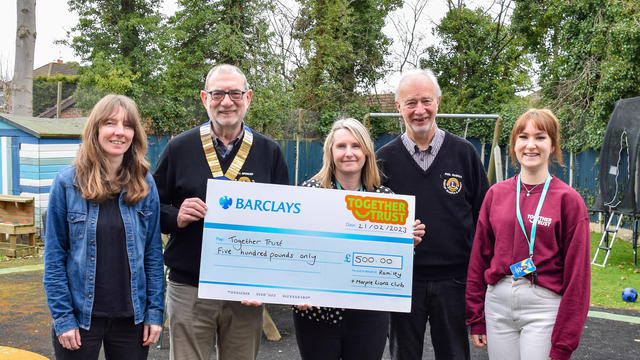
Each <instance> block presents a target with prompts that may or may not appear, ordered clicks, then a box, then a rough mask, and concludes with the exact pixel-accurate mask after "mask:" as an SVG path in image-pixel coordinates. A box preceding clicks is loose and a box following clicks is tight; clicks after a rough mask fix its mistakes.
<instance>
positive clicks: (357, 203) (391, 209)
mask: <svg viewBox="0 0 640 360" xmlns="http://www.w3.org/2000/svg"><path fill="white" fill-rule="evenodd" d="M345 201H346V203H347V209H349V210H351V213H352V214H353V216H355V217H356V219H358V220H360V221H365V220H369V221H370V222H373V223H382V224H396V225H404V224H405V223H406V222H407V216H408V215H409V210H408V206H407V202H406V201H405V200H397V199H385V198H379V197H371V196H356V195H347V196H346V197H345Z"/></svg>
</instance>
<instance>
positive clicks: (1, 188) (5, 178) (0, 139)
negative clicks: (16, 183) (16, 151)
mask: <svg viewBox="0 0 640 360" xmlns="http://www.w3.org/2000/svg"><path fill="white" fill-rule="evenodd" d="M14 138H15V137H13V136H0V162H1V167H0V193H1V194H4V195H12V194H13V156H12V155H13V151H12V150H11V148H12V145H13V143H14V140H15V139H14Z"/></svg>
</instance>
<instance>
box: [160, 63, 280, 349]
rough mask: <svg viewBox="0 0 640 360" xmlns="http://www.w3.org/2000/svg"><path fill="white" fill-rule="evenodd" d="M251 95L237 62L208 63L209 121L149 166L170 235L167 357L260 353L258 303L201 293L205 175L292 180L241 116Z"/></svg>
mask: <svg viewBox="0 0 640 360" xmlns="http://www.w3.org/2000/svg"><path fill="white" fill-rule="evenodd" d="M252 95H253V91H252V90H251V89H250V88H249V84H248V82H247V79H246V77H245V75H244V73H243V72H242V71H241V70H240V69H239V68H237V67H236V66H233V65H228V64H222V65H217V66H215V67H213V68H212V69H211V70H210V71H209V74H208V75H207V79H206V81H205V89H204V90H202V91H200V98H201V99H202V104H203V105H204V107H205V109H206V110H207V114H208V115H209V122H207V123H205V124H203V125H201V126H199V127H196V128H193V129H190V130H187V131H185V132H183V133H182V134H180V135H178V136H176V137H175V138H173V139H171V141H170V142H169V143H168V144H167V146H166V147H165V149H164V151H163V152H162V154H161V155H160V159H159V161H158V167H157V169H156V171H155V173H154V178H155V181H156V184H157V186H158V193H159V195H160V203H161V207H162V208H161V217H160V222H161V228H162V232H163V233H168V234H171V237H170V239H169V242H168V243H167V246H166V249H165V251H164V261H165V265H166V266H168V267H169V269H170V272H169V283H168V285H167V313H168V315H169V328H170V348H171V349H170V350H171V351H170V358H171V359H200V360H209V359H210V358H211V353H212V351H213V349H214V346H215V347H216V349H217V359H219V360H227V359H255V358H256V356H257V354H258V346H259V344H260V337H261V331H262V310H263V309H262V306H261V304H260V303H257V302H249V301H243V302H242V303H240V302H237V301H223V300H211V299H199V298H198V279H199V273H200V250H201V247H202V228H203V225H204V216H205V213H206V211H207V206H206V204H205V203H204V200H205V197H206V188H207V179H210V178H214V179H222V180H235V181H250V182H261V183H273V184H285V185H286V184H288V183H289V176H288V171H287V165H286V163H285V160H284V156H283V155H282V151H281V150H280V147H279V146H278V144H276V143H275V142H274V141H273V140H271V139H269V138H267V137H266V136H264V135H262V134H259V133H257V132H255V131H253V130H251V129H250V128H249V127H247V126H246V125H245V124H244V122H243V119H244V116H245V114H246V113H247V109H249V105H250V104H251V97H252ZM212 211H215V209H212Z"/></svg>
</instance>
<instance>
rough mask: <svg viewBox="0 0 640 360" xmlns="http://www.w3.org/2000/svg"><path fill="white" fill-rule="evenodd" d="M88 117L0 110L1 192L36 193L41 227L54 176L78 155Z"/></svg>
mask: <svg viewBox="0 0 640 360" xmlns="http://www.w3.org/2000/svg"><path fill="white" fill-rule="evenodd" d="M86 121H87V118H74V119H45V118H37V117H30V116H18V115H13V114H0V158H1V163H2V167H1V169H0V194H3V195H19V196H26V197H32V198H33V199H34V211H35V214H34V215H35V224H36V226H37V227H41V221H42V213H43V212H44V211H45V210H46V208H47V204H48V201H49V188H50V186H51V183H52V182H53V179H54V177H55V176H56V174H57V173H58V171H60V170H61V169H62V168H64V167H66V166H68V165H70V164H71V163H72V162H73V160H74V159H75V156H76V153H77V152H78V149H79V148H80V142H81V141H80V136H81V134H82V130H83V127H84V123H85V122H86Z"/></svg>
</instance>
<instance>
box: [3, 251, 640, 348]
mask: <svg viewBox="0 0 640 360" xmlns="http://www.w3.org/2000/svg"><path fill="white" fill-rule="evenodd" d="M12 265H13V266H14V267H11V268H2V267H0V346H6V347H11V348H17V349H22V350H27V351H31V352H34V353H36V354H40V355H43V356H45V357H47V358H51V359H52V358H53V348H52V346H51V318H50V315H49V311H48V309H47V305H46V300H45V295H44V290H43V288H42V262H41V260H40V261H37V260H34V261H31V262H29V261H24V262H16V263H14V264H12ZM268 310H269V312H270V314H271V316H272V318H273V320H274V322H275V323H276V325H277V326H278V330H279V331H280V334H281V336H282V339H281V340H280V341H278V342H272V341H267V340H266V339H264V338H263V342H262V345H261V348H260V354H259V355H258V359H260V360H281V359H282V360H284V359H287V360H289V359H299V358H300V356H299V353H298V348H297V345H296V339H295V332H294V330H293V321H292V318H291V310H290V307H289V306H282V305H268ZM164 340H165V341H164V343H163V344H162V346H161V347H160V348H157V347H156V346H153V347H152V348H151V350H150V352H149V359H158V360H160V359H162V360H165V359H169V351H168V348H169V341H168V334H167V330H165V333H164ZM426 343H427V344H426V345H425V352H424V356H423V359H433V349H432V348H431V346H430V344H429V341H428V339H427V341H426ZM471 354H472V359H474V360H475V359H478V360H486V359H488V357H487V354H486V350H484V349H475V348H472V351H471ZM2 359H5V357H3V356H2V354H0V360H2ZM7 359H8V358H7ZM212 359H215V356H214V357H213V358H212ZM383 359H389V354H388V350H385V355H384V357H383ZM572 359H593V360H608V359H612V360H613V359H640V312H638V311H629V310H615V309H602V308H592V309H591V311H590V315H589V318H588V319H587V322H586V324H585V328H584V331H583V334H582V339H581V342H580V346H579V347H578V349H577V350H576V351H575V352H574V355H573V356H572Z"/></svg>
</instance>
